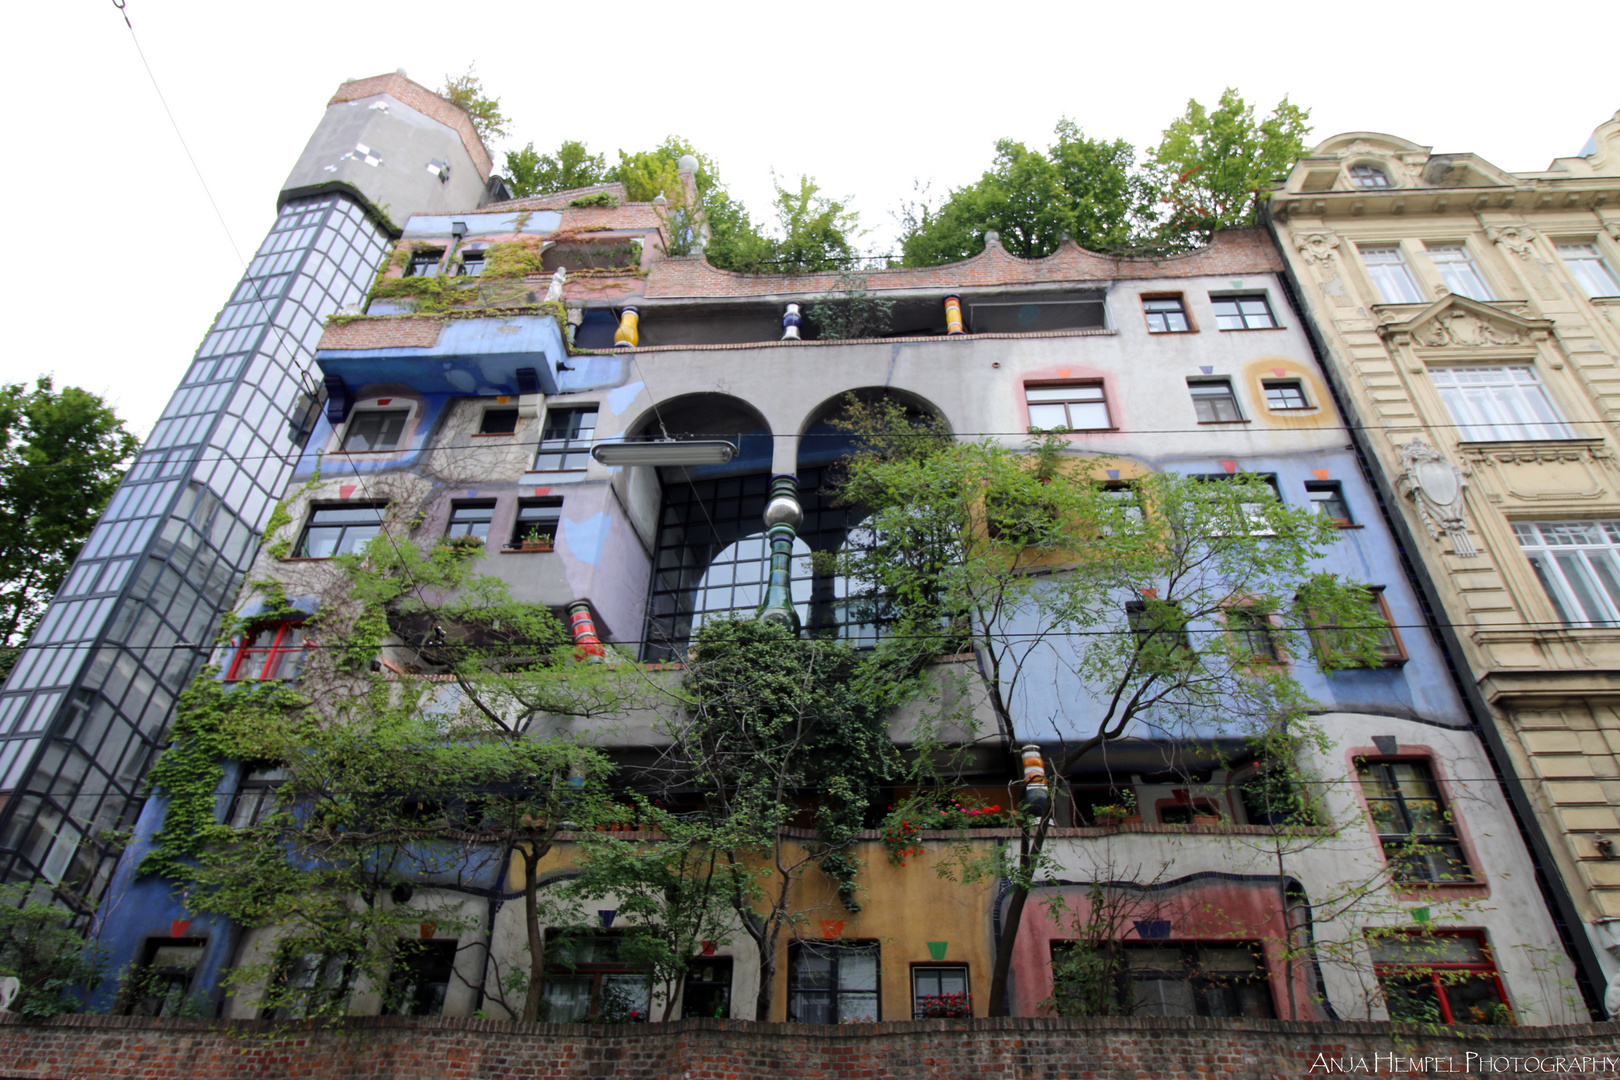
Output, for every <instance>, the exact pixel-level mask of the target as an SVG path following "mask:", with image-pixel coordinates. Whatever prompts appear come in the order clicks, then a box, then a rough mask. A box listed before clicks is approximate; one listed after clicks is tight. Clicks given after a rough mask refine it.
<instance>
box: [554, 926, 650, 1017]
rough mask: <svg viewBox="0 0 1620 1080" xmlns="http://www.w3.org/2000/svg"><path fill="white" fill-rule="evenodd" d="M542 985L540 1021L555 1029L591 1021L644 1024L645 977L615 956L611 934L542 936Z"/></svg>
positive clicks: (615, 939) (647, 987)
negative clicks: (559, 1025) (545, 941)
mask: <svg viewBox="0 0 1620 1080" xmlns="http://www.w3.org/2000/svg"><path fill="white" fill-rule="evenodd" d="M547 936H548V938H550V940H549V941H547V943H546V985H545V990H544V994H543V999H544V1004H543V1008H542V1015H541V1019H542V1020H546V1021H550V1022H551V1023H556V1024H574V1023H580V1022H583V1021H594V1022H597V1023H603V1024H645V1023H646V1022H647V1018H648V1014H649V1010H650V1007H651V1004H652V985H651V976H650V975H649V973H648V972H647V970H646V969H645V968H643V967H639V966H637V965H635V964H631V963H629V962H627V961H625V960H623V959H621V958H620V956H619V945H620V943H621V942H622V941H623V940H624V939H623V938H621V937H620V936H619V935H617V934H588V935H582V936H579V937H562V936H558V935H557V932H556V931H555V930H551V931H547Z"/></svg>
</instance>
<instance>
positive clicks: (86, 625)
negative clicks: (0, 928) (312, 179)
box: [0, 194, 387, 899]
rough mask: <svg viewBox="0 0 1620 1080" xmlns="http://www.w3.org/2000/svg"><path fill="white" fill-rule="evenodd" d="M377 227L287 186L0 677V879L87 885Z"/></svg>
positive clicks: (155, 746)
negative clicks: (288, 196) (326, 327)
mask: <svg viewBox="0 0 1620 1080" xmlns="http://www.w3.org/2000/svg"><path fill="white" fill-rule="evenodd" d="M386 242H387V238H386V236H385V234H384V233H383V231H382V230H381V229H380V228H379V227H378V226H377V225H376V224H375V223H374V222H373V221H371V220H370V219H369V218H367V217H366V216H365V214H364V213H363V212H362V211H361V209H360V208H359V206H358V205H356V204H355V203H354V202H352V201H351V200H350V199H348V198H346V197H343V196H340V195H335V194H327V195H318V196H312V197H310V198H305V199H297V200H292V201H289V202H287V203H286V204H285V205H283V206H282V208H281V212H280V214H279V215H278V216H277V218H276V222H275V224H274V225H273V226H272V227H271V230H270V232H269V234H268V235H267V236H266V237H265V239H264V242H263V244H262V245H260V247H259V250H258V252H257V253H256V254H255V255H254V257H253V260H252V262H251V263H250V264H249V266H248V270H247V273H246V274H245V275H244V276H243V278H242V281H241V284H239V285H238V286H237V288H236V290H235V291H234V292H233V293H232V295H231V298H230V300H229V301H228V302H227V304H226V305H225V307H224V309H223V310H222V311H221V312H220V314H219V317H218V318H217V319H216V320H215V322H214V325H213V326H212V327H211V328H210V330H209V332H208V334H207V336H206V337H205V338H204V339H203V343H202V346H201V347H200V348H199V349H198V350H197V354H196V356H195V358H194V359H193V360H192V363H191V366H190V367H189V368H188V369H187V371H186V374H185V377H184V378H183V379H182V380H181V384H180V387H179V388H178V389H177V390H176V391H175V394H174V397H173V398H171V399H170V401H169V404H168V407H167V408H166V409H164V411H163V414H162V417H161V418H160V419H159V420H158V422H157V424H156V426H154V427H153V429H152V433H151V435H150V436H149V437H148V438H147V440H146V443H145V445H144V446H143V447H142V448H141V452H140V454H139V455H137V457H136V459H135V462H134V464H133V465H132V467H131V468H130V470H129V473H128V474H127V475H126V476H125V477H124V482H123V484H122V485H121V486H120V487H119V489H118V491H117V492H116V493H115V494H114V495H113V498H112V501H111V502H110V503H109V504H108V506H107V509H106V511H105V512H104V513H103V514H102V516H101V520H100V522H99V523H98V524H97V526H96V528H95V531H94V532H93V533H92V534H91V536H90V540H89V542H88V543H86V544H85V546H84V550H83V551H81V552H80V553H79V557H78V560H77V562H75V564H74V567H73V570H72V571H71V572H70V573H69V575H68V578H67V580H66V582H65V583H64V584H63V587H62V589H61V591H60V592H59V593H58V594H57V596H56V598H55V599H54V600H53V601H52V602H51V606H50V608H49V609H48V610H47V612H46V614H45V617H44V619H43V620H42V621H41V623H40V626H39V629H38V631H37V632H36V633H35V634H34V636H33V638H32V639H31V640H30V642H29V645H28V648H27V649H26V650H25V651H24V652H23V654H22V656H21V657H20V658H19V659H18V661H17V665H16V667H15V668H14V669H13V670H12V672H11V677H10V679H9V680H8V681H7V683H6V685H5V687H4V690H3V692H0V800H3V803H0V880H13V879H17V880H22V879H39V878H43V879H45V880H48V881H50V882H52V883H56V882H63V883H64V884H66V885H67V886H68V887H69V888H71V889H72V890H73V891H75V892H78V893H80V894H82V895H85V896H87V897H89V898H92V899H93V898H94V897H96V896H98V895H99V894H100V892H101V890H102V888H103V886H104V884H105V881H106V878H107V875H108V874H109V873H110V872H111V869H112V864H113V859H114V854H113V853H112V852H110V851H108V850H106V849H105V848H104V847H103V846H102V845H101V844H100V842H99V841H98V840H97V837H98V836H99V835H101V834H102V833H104V832H105V831H107V830H110V829H118V828H124V827H128V826H129V825H130V824H131V823H132V822H133V820H134V817H135V814H136V813H137V811H138V807H139V801H140V799H139V784H140V781H141V779H142V777H143V776H144V774H145V772H146V769H147V767H148V765H149V764H150V763H151V761H152V759H153V757H154V755H155V754H156V753H157V751H158V750H159V749H160V748H161V747H162V746H163V738H164V733H165V732H166V730H167V729H168V726H169V718H170V712H171V710H172V708H173V706H174V702H175V698H176V696H177V695H178V694H179V692H180V690H181V688H182V687H183V686H184V685H185V684H186V682H187V680H189V679H190V678H191V676H192V675H193V674H194V673H195V672H196V671H197V670H198V668H200V667H201V665H202V664H203V662H204V661H205V659H206V658H207V656H208V654H209V651H210V648H211V646H212V642H213V638H214V635H215V633H216V631H217V628H218V624H219V619H220V615H221V613H222V612H224V611H225V610H227V609H228V608H229V607H230V605H231V603H232V602H233V601H234V599H235V597H236V593H237V590H238V588H239V587H240V585H241V581H242V576H243V574H244V573H245V571H246V570H247V567H248V565H249V563H250V562H251V560H252V558H253V555H254V552H255V551H256V549H257V542H258V537H259V534H260V532H261V531H262V530H263V528H264V525H265V523H266V521H267V520H268V518H269V516H270V511H271V509H272V508H273V507H274V506H275V504H276V501H277V499H279V498H280V497H281V495H282V493H283V492H284V491H285V489H286V486H287V483H288V478H289V477H290V476H291V473H292V469H293V465H294V464H295V462H296V461H297V458H298V454H299V453H300V451H301V450H302V448H303V445H304V443H305V442H306V441H307V439H308V438H309V435H310V432H311V430H312V429H313V427H314V424H315V420H316V417H317V415H318V413H317V409H318V405H319V402H318V392H317V388H318V383H317V380H316V379H315V378H314V377H312V376H311V375H310V374H309V373H308V368H309V364H310V358H311V357H312V356H313V354H314V349H315V343H316V341H317V340H318V339H319V337H320V334H321V324H322V321H323V320H324V319H325V317H326V316H328V315H331V314H333V313H335V312H336V311H338V310H339V309H340V308H341V307H343V306H344V305H346V304H352V303H355V302H357V301H359V300H360V299H361V297H362V296H363V295H364V294H365V290H366V288H367V287H368V286H369V285H370V283H371V280H372V276H373V275H374V273H375V272H376V267H377V263H378V260H379V259H380V258H381V257H382V255H383V252H384V250H385V245H386Z"/></svg>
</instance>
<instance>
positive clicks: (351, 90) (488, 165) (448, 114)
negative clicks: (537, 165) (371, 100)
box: [326, 72, 495, 181]
mask: <svg viewBox="0 0 1620 1080" xmlns="http://www.w3.org/2000/svg"><path fill="white" fill-rule="evenodd" d="M378 94H388V95H389V96H391V97H393V98H394V99H395V100H396V101H399V102H402V103H403V104H406V105H409V106H410V107H411V108H413V109H415V110H416V111H417V112H419V113H421V114H422V115H423V116H425V117H427V118H428V119H430V120H437V121H438V122H439V123H441V124H443V125H444V126H445V127H448V128H453V129H454V130H455V132H456V134H458V135H460V136H461V145H463V146H465V147H466V148H467V153H468V154H469V155H470V156H471V157H472V159H473V167H474V168H476V169H477V170H478V176H479V179H481V180H485V181H487V180H488V179H489V173H490V170H491V169H492V168H493V167H494V164H495V162H494V160H493V159H492V158H491V157H490V156H489V151H488V150H486V149H484V141H483V140H482V139H480V138H479V137H478V129H477V128H475V127H473V122H472V117H470V116H468V115H467V112H466V110H465V109H463V108H461V107H460V106H459V105H452V104H450V102H448V101H446V100H445V99H444V98H442V97H440V96H439V95H438V94H435V93H434V92H433V91H431V90H429V89H428V88H427V87H425V86H423V85H422V84H421V83H416V82H412V81H411V80H410V79H407V78H406V77H405V76H403V75H401V74H399V73H398V72H395V73H394V74H392V75H373V76H371V78H369V79H355V80H354V81H352V82H346V83H344V84H343V85H342V86H340V87H338V88H337V93H335V94H333V95H332V100H331V101H328V102H327V103H326V104H327V107H328V108H330V107H331V106H333V105H336V104H338V103H339V102H342V101H359V100H360V99H361V98H368V97H376V96H377V95H378Z"/></svg>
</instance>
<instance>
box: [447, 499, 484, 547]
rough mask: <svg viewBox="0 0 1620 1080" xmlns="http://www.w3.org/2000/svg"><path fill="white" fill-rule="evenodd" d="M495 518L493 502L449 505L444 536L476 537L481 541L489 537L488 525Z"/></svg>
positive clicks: (481, 501)
mask: <svg viewBox="0 0 1620 1080" xmlns="http://www.w3.org/2000/svg"><path fill="white" fill-rule="evenodd" d="M494 517H495V500H493V499H482V500H480V501H478V502H457V503H451V504H450V525H449V527H448V528H446V529H445V530H444V535H446V536H476V537H477V538H478V539H480V540H482V539H484V538H485V537H486V536H488V535H489V523H490V521H491V520H492V519H493V518H494Z"/></svg>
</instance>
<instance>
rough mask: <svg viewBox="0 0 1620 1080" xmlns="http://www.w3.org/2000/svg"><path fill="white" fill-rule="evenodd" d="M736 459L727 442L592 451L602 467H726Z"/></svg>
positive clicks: (666, 442) (608, 446) (612, 445)
mask: <svg viewBox="0 0 1620 1080" xmlns="http://www.w3.org/2000/svg"><path fill="white" fill-rule="evenodd" d="M736 456H737V447H736V446H735V445H733V444H732V443H729V442H727V441H726V440H724V439H654V440H649V441H647V442H605V443H597V444H596V445H595V446H593V447H591V457H593V458H594V459H596V461H597V462H598V463H599V464H602V465H724V464H725V463H726V462H728V461H730V460H731V459H732V458H734V457H736Z"/></svg>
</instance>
